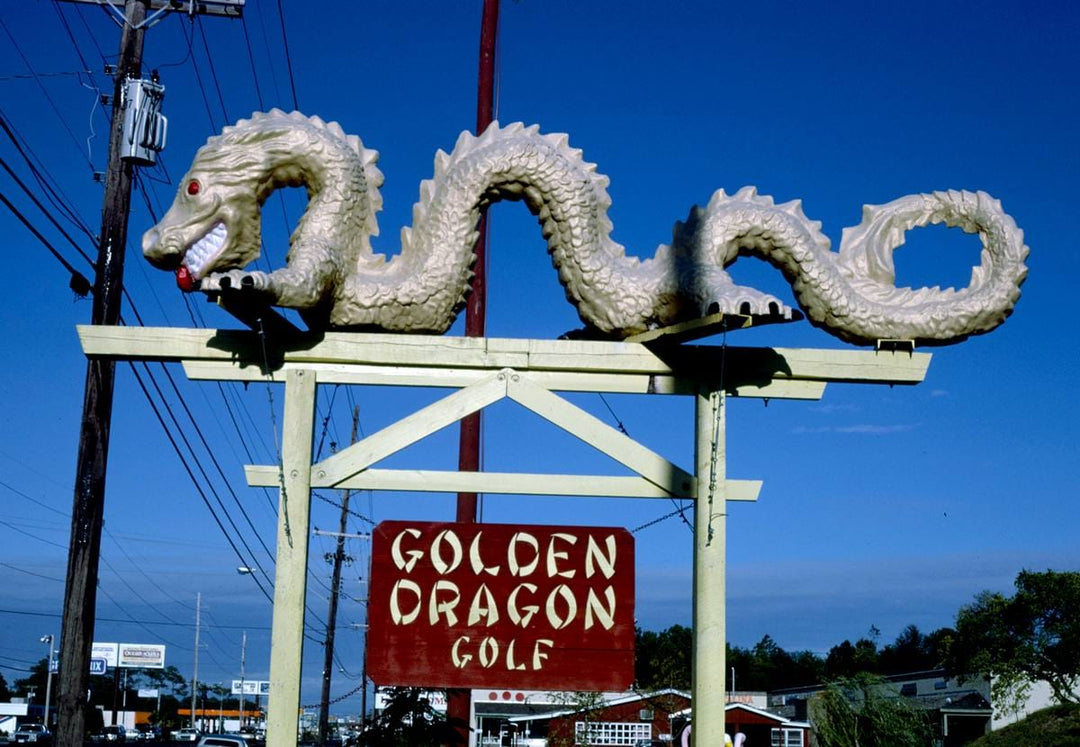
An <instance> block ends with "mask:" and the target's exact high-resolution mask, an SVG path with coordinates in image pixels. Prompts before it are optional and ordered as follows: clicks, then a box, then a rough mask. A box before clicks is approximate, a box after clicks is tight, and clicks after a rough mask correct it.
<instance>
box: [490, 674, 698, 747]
mask: <svg viewBox="0 0 1080 747" xmlns="http://www.w3.org/2000/svg"><path fill="white" fill-rule="evenodd" d="M611 695H616V697H611ZM598 700H599V702H598V703H597V704H596V705H594V706H592V707H589V708H586V709H583V708H581V707H580V706H578V707H574V705H566V704H564V705H562V706H561V707H560V708H558V709H557V710H549V711H547V712H546V713H535V714H530V715H520V716H514V717H512V718H509V719H507V727H508V733H507V734H506V736H507V737H508V739H507V740H506V741H504V742H503V743H504V744H507V745H510V744H514V745H516V744H527V745H534V744H535V745H540V744H547V745H551V746H554V745H557V744H566V745H573V744H577V743H579V742H581V741H583V739H584V738H586V737H587V740H588V744H589V745H593V746H595V747H634V745H636V744H637V743H638V742H640V741H643V740H654V739H658V740H664V741H667V740H670V739H672V732H671V730H672V718H673V717H674V716H675V715H676V714H679V713H681V712H684V711H685V710H686V709H687V708H688V707H689V706H690V695H689V694H688V693H686V692H683V691H682V690H675V689H671V688H669V689H665V690H656V691H653V692H640V693H638V692H630V693H621V694H611V693H609V694H607V695H606V696H604V697H601V698H599V699H598ZM564 703H565V701H564ZM544 740H546V741H544ZM488 744H490V743H488Z"/></svg>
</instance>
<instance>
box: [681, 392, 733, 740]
mask: <svg viewBox="0 0 1080 747" xmlns="http://www.w3.org/2000/svg"><path fill="white" fill-rule="evenodd" d="M695 400H696V406H695V426H696V438H695V445H694V450H695V465H696V466H695V470H694V472H695V473H696V474H697V477H698V481H697V497H696V498H695V503H694V505H695V509H694V581H693V583H694V598H693V620H694V649H693V663H692V666H691V670H692V674H691V685H690V690H691V699H692V701H693V703H694V726H693V730H692V731H691V744H692V745H693V747H704V746H705V745H710V747H711V746H712V745H716V744H717V743H718V740H719V738H720V735H721V734H723V733H724V706H725V697H724V682H725V678H726V677H727V663H726V656H727V652H726V650H725V643H726V631H725V623H726V614H727V606H726V601H725V593H726V592H725V587H726V571H725V562H726V557H725V555H726V552H727V505H726V497H727V492H726V487H727V485H726V479H725V471H726V467H727V455H726V448H725V444H724V440H725V434H724V430H725V422H724V421H725V412H724V411H725V409H726V403H725V401H724V395H723V393H722V392H714V393H710V392H708V391H703V392H701V393H699V394H698V395H697V397H696V398H695Z"/></svg>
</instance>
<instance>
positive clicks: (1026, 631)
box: [946, 571, 1080, 711]
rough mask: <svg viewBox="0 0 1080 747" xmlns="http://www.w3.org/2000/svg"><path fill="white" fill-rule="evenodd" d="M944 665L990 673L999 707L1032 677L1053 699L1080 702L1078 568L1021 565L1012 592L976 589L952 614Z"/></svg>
mask: <svg viewBox="0 0 1080 747" xmlns="http://www.w3.org/2000/svg"><path fill="white" fill-rule="evenodd" d="M946 667H947V668H948V669H949V670H950V672H952V673H954V674H956V675H960V676H963V675H979V674H990V675H993V677H994V681H993V686H992V690H991V694H992V695H993V698H994V702H995V703H1002V704H1004V708H1003V709H1001V710H1004V711H1007V710H1008V709H1009V704H1010V703H1014V702H1015V701H1016V700H1017V699H1018V698H1020V697H1021V696H1022V695H1023V692H1024V690H1025V689H1026V688H1027V687H1029V686H1030V685H1031V683H1034V682H1038V681H1044V682H1047V683H1048V684H1049V685H1050V688H1051V690H1052V692H1053V696H1054V699H1055V700H1056V701H1057V702H1058V703H1080V696H1078V695H1077V692H1076V691H1077V687H1078V686H1080V573H1077V572H1072V571H1070V572H1056V571H1045V572H1042V573H1036V572H1031V571H1021V572H1020V574H1019V575H1017V577H1016V593H1015V594H1014V595H1013V596H1012V597H1006V596H1004V595H1002V594H997V593H991V592H988V591H986V592H982V593H981V594H979V595H978V596H977V597H976V598H975V602H974V603H972V604H970V605H967V606H965V607H963V608H961V610H960V612H959V614H958V615H957V618H956V630H955V632H953V634H952V635H951V636H950V637H949V639H948V645H947V654H946Z"/></svg>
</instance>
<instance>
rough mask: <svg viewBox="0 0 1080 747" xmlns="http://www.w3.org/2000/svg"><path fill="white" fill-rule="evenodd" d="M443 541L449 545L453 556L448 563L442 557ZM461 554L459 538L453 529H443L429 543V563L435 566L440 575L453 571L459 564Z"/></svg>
mask: <svg viewBox="0 0 1080 747" xmlns="http://www.w3.org/2000/svg"><path fill="white" fill-rule="evenodd" d="M443 543H445V544H448V545H450V550H451V551H452V552H453V558H452V560H451V561H450V562H449V563H447V562H446V561H445V560H444V559H443V554H442V546H443ZM461 555H462V551H461V540H459V539H458V536H457V535H456V534H455V533H454V530H453V529H444V530H442V531H441V532H439V533H438V534H437V535H435V540H434V541H433V542H432V543H431V564H432V565H433V566H435V570H436V571H438V572H439V575H440V576H445V575H446V574H447V573H453V572H454V570H455V569H456V568H457V567H458V566H459V565H461Z"/></svg>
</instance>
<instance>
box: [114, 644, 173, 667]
mask: <svg viewBox="0 0 1080 747" xmlns="http://www.w3.org/2000/svg"><path fill="white" fill-rule="evenodd" d="M117 666H119V667H128V668H131V669H164V668H165V647H164V646H159V645H156V644H153V643H121V644H120V646H119V650H118V651H117Z"/></svg>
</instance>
